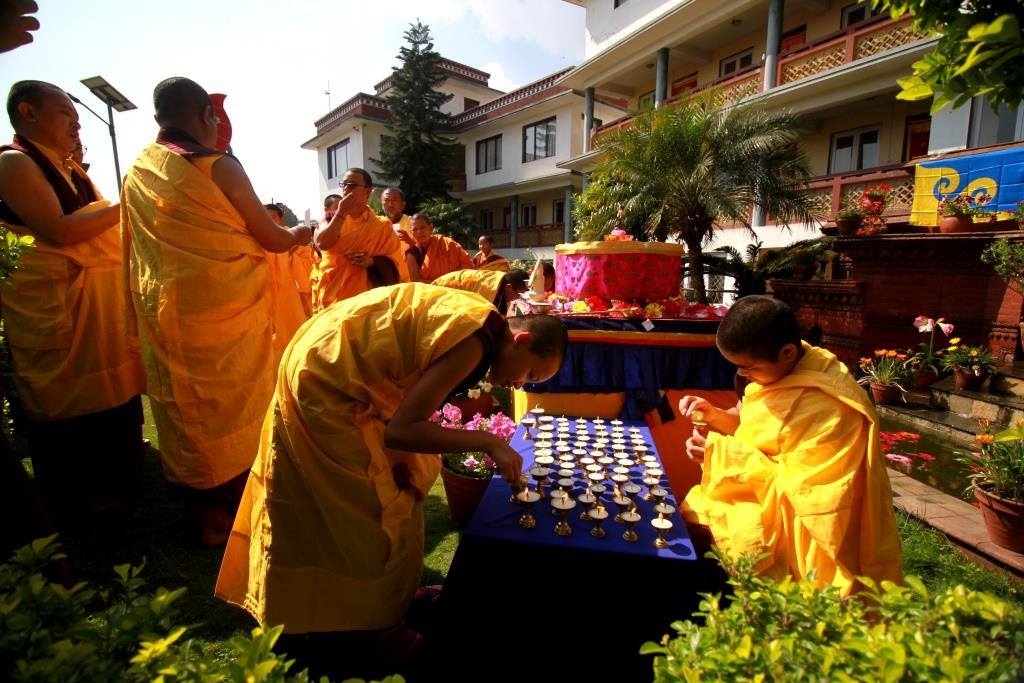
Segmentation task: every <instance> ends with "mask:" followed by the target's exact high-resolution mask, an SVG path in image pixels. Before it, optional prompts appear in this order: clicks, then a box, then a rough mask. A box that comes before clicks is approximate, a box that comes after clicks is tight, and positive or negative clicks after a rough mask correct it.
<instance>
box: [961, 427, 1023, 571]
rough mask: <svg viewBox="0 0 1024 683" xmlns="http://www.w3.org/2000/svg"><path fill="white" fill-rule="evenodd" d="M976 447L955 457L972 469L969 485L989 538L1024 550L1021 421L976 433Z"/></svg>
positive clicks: (1000, 543) (1006, 546)
mask: <svg viewBox="0 0 1024 683" xmlns="http://www.w3.org/2000/svg"><path fill="white" fill-rule="evenodd" d="M976 441H977V444H978V446H979V450H977V451H967V452H963V453H960V454H959V456H958V457H957V459H958V460H959V461H960V462H962V463H964V464H965V465H967V466H968V468H970V470H971V474H970V475H969V476H970V479H971V485H970V486H969V487H968V488H967V491H966V493H974V498H975V500H977V501H978V505H979V507H980V508H981V514H982V518H983V519H984V520H985V528H986V529H987V530H988V535H989V538H991V539H992V542H993V543H995V544H996V545H998V546H1002V547H1003V548H1006V549H1007V550H1012V551H1013V552H1016V553H1024V421H1019V422H1018V423H1017V425H1016V426H1014V427H1012V428H1010V429H1007V430H1005V431H1002V432H999V433H998V434H989V433H987V432H986V433H984V434H978V435H977V437H976Z"/></svg>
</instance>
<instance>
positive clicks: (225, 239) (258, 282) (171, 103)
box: [121, 78, 310, 546]
mask: <svg viewBox="0 0 1024 683" xmlns="http://www.w3.org/2000/svg"><path fill="white" fill-rule="evenodd" d="M153 105H154V108H155V110H156V117H155V118H156V121H157V123H158V124H159V125H160V131H159V133H158V134H157V138H156V142H154V143H152V144H150V145H149V146H148V147H147V148H146V149H145V150H143V151H142V153H141V154H140V155H139V158H138V159H136V161H135V163H134V164H133V165H132V167H131V168H130V169H129V170H128V175H127V176H126V178H125V181H124V189H123V192H122V197H123V199H122V206H121V224H122V228H123V233H124V241H125V245H124V248H125V253H127V254H128V257H129V264H128V265H129V268H128V272H127V275H126V280H127V287H128V290H129V292H130V297H131V301H132V309H131V312H133V313H134V319H133V320H132V321H131V324H132V325H133V326H134V328H135V329H136V330H137V334H138V336H139V339H140V341H141V344H142V354H143V361H144V364H145V368H146V375H147V379H148V390H147V393H148V394H149V397H150V404H151V406H152V409H153V418H154V420H155V422H156V428H157V432H158V434H159V436H160V456H161V459H162V461H163V466H164V474H165V476H166V477H167V479H168V480H169V481H171V482H172V483H174V484H178V485H180V486H181V487H182V491H183V492H184V493H185V494H186V499H187V502H188V504H187V514H188V517H189V520H190V521H191V522H193V523H194V524H195V525H196V530H197V531H198V532H199V537H200V540H201V541H202V543H203V544H205V545H211V546H212V545H218V544H220V543H223V542H224V540H226V538H227V534H228V531H229V530H230V526H231V521H232V519H233V516H234V510H235V508H236V506H237V501H238V497H239V496H240V495H241V490H242V487H243V486H244V485H245V478H246V476H247V472H248V470H249V467H250V466H251V465H252V460H253V457H255V454H256V448H257V445H258V439H259V432H260V426H261V425H262V422H263V415H264V413H265V412H266V409H267V405H268V404H269V402H270V396H271V394H272V393H273V388H274V384H273V383H274V339H273V319H274V308H273V295H272V289H271V282H270V274H269V271H270V268H269V267H268V265H267V258H266V254H265V252H267V251H269V252H273V253H284V252H287V251H288V250H289V249H291V248H292V247H294V246H295V245H297V244H304V243H307V242H309V238H310V233H309V229H308V228H304V227H301V226H299V227H295V228H282V227H280V226H278V225H277V224H276V223H274V221H273V220H271V219H270V217H269V216H268V215H267V212H266V210H265V209H264V208H263V204H262V203H261V202H260V200H259V199H258V198H257V196H256V193H255V192H254V191H253V189H252V185H251V184H250V182H249V178H248V176H247V175H246V173H245V171H244V170H243V168H242V165H241V164H240V163H239V162H238V160H237V159H235V158H234V157H233V156H231V155H230V154H224V153H222V152H219V151H217V150H216V149H214V145H215V144H216V143H217V117H216V115H215V114H214V108H213V103H212V102H211V101H210V96H209V94H207V92H206V91H205V90H204V89H203V88H202V87H201V86H200V85H199V84H197V83H195V82H194V81H191V80H189V79H187V78H168V79H167V80H165V81H162V82H161V83H160V84H159V85H157V86H156V89H155V90H154V92H153Z"/></svg>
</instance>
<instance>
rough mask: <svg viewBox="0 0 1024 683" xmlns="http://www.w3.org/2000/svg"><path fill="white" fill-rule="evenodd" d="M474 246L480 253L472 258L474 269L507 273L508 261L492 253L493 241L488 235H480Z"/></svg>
mask: <svg viewBox="0 0 1024 683" xmlns="http://www.w3.org/2000/svg"><path fill="white" fill-rule="evenodd" d="M476 244H477V246H478V247H480V251H478V252H477V253H476V254H475V255H474V256H473V267H474V268H479V269H481V270H500V271H502V272H508V268H509V265H508V259H507V258H505V257H504V256H502V255H501V254H499V253H497V252H495V251H494V240H493V239H491V236H490V235H480V238H479V239H478V240H477V241H476Z"/></svg>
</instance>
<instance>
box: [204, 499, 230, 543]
mask: <svg viewBox="0 0 1024 683" xmlns="http://www.w3.org/2000/svg"><path fill="white" fill-rule="evenodd" d="M234 522H235V517H234V515H232V514H231V513H230V512H229V511H228V509H227V508H226V507H224V506H223V505H208V506H206V509H205V510H204V511H203V519H202V522H201V528H200V530H199V542H200V543H201V544H202V545H203V546H205V547H207V548H218V547H220V546H223V545H224V544H225V543H227V542H228V536H230V535H231V525H232V524H234Z"/></svg>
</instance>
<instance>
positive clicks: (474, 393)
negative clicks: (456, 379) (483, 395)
mask: <svg viewBox="0 0 1024 683" xmlns="http://www.w3.org/2000/svg"><path fill="white" fill-rule="evenodd" d="M466 394H467V395H468V396H469V397H470V398H480V390H479V389H470V390H469V391H467V392H466Z"/></svg>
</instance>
